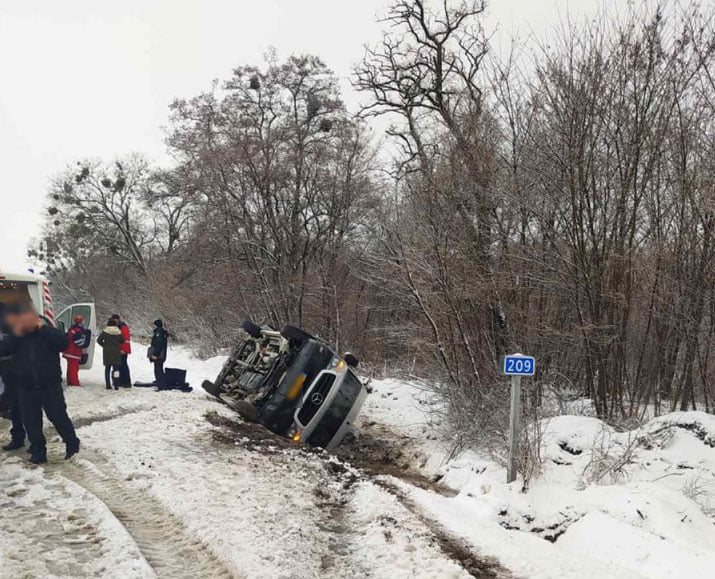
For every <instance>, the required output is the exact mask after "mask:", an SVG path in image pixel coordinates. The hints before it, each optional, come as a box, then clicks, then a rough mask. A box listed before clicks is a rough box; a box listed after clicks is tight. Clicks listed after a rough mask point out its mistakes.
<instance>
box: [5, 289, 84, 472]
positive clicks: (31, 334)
mask: <svg viewBox="0 0 715 579" xmlns="http://www.w3.org/2000/svg"><path fill="white" fill-rule="evenodd" d="M6 320H7V325H8V327H9V328H10V330H11V335H9V336H8V335H5V336H4V337H3V339H2V341H0V356H7V355H13V356H14V372H15V375H16V378H17V385H18V392H19V394H20V410H21V414H22V423H23V425H24V427H25V430H26V431H27V436H28V438H29V439H30V462H33V463H35V464H40V463H44V462H47V441H46V440H45V436H44V434H43V433H42V411H43V410H44V411H45V414H47V418H49V419H50V422H52V424H53V425H54V426H55V428H56V429H57V432H58V433H59V435H60V436H61V437H62V440H63V441H64V443H65V448H66V453H65V459H69V458H71V457H72V456H74V455H75V454H76V453H77V452H79V442H80V441H79V438H77V434H76V433H75V429H74V425H73V424H72V420H70V417H69V416H68V415H67V405H66V403H65V397H64V393H63V392H62V368H61V365H60V353H61V352H62V351H63V350H64V349H65V348H67V344H68V340H67V336H66V335H65V334H64V333H63V332H60V331H59V330H57V329H55V328H53V327H51V326H50V325H49V323H48V322H47V321H46V320H44V319H43V318H41V317H40V316H38V315H37V312H35V310H34V308H33V306H32V303H30V302H26V303H20V304H13V305H11V306H9V307H8V311H7V314H6Z"/></svg>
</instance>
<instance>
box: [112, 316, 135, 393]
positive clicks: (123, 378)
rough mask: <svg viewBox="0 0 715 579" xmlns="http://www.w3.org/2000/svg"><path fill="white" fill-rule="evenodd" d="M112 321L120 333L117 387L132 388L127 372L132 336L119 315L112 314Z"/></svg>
mask: <svg viewBox="0 0 715 579" xmlns="http://www.w3.org/2000/svg"><path fill="white" fill-rule="evenodd" d="M112 319H113V320H114V321H116V322H117V326H119V329H120V330H121V332H122V338H124V342H122V367H121V371H120V376H119V385H120V386H122V387H124V388H131V387H132V375H131V372H130V371H129V354H131V353H132V334H131V331H130V330H129V326H128V325H127V324H125V323H124V321H122V318H121V317H120V316H119V314H114V315H113V316H112Z"/></svg>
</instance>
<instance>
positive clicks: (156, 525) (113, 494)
mask: <svg viewBox="0 0 715 579" xmlns="http://www.w3.org/2000/svg"><path fill="white" fill-rule="evenodd" d="M92 458H93V460H92V461H89V460H87V459H85V458H77V459H75V460H72V461H69V462H67V463H65V464H64V465H62V467H61V468H59V469H58V470H57V473H58V474H60V475H62V476H64V477H66V478H68V479H70V480H71V481H73V482H74V483H76V484H78V485H79V486H81V487H82V488H84V489H85V490H87V491H88V492H90V493H92V494H93V495H94V496H96V497H97V498H98V499H99V500H101V501H102V502H103V503H104V504H105V505H106V506H107V508H108V509H109V510H110V511H111V512H112V514H113V515H114V516H115V517H116V518H117V519H118V520H119V521H120V522H121V523H122V525H124V527H125V528H126V529H127V532H128V533H129V534H130V535H131V536H132V538H133V539H134V541H135V542H136V544H137V546H138V547H139V550H140V551H141V553H142V555H143V556H144V557H145V559H146V560H147V562H148V563H149V565H151V567H152V569H153V570H154V572H155V573H156V575H157V577H167V578H171V579H179V578H186V579H190V578H191V579H194V578H197V577H212V578H213V577H216V578H222V577H225V578H232V577H236V575H234V574H232V573H231V572H230V571H229V570H228V569H227V568H226V567H225V566H224V565H223V563H222V562H221V561H219V560H218V559H217V558H216V556H215V555H214V554H213V553H212V552H211V550H210V549H209V548H208V547H207V546H206V545H205V544H203V543H202V542H201V541H199V540H197V539H195V538H193V537H191V535H190V534H189V532H188V530H187V529H186V527H185V525H184V524H183V523H182V522H181V520H179V519H178V518H177V517H176V516H174V515H173V514H172V513H171V512H169V511H168V510H167V509H165V508H164V507H163V506H162V505H161V503H159V501H157V500H156V499H154V498H153V497H152V496H150V495H149V494H148V493H144V492H141V491H140V490H136V489H133V488H131V487H130V486H129V485H126V484H124V483H122V482H121V481H119V480H118V479H117V478H116V477H115V476H111V475H110V474H108V473H107V471H105V470H102V468H100V466H99V465H102V463H103V461H102V459H101V458H98V457H92ZM102 466H103V468H106V466H105V465H102ZM107 470H108V469H107Z"/></svg>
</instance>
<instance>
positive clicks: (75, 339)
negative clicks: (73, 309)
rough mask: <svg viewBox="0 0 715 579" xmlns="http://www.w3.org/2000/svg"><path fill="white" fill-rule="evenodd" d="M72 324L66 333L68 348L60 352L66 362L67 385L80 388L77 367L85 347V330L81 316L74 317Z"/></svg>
mask: <svg viewBox="0 0 715 579" xmlns="http://www.w3.org/2000/svg"><path fill="white" fill-rule="evenodd" d="M73 322H74V323H73V324H72V327H71V328H70V329H69V332H67V339H68V340H69V346H67V349H66V350H65V351H64V352H62V356H63V357H64V358H65V360H67V385H68V386H80V383H79V366H80V364H81V363H82V354H83V353H84V352H83V348H85V347H86V345H87V344H86V343H87V330H85V329H84V326H83V324H84V318H83V317H82V316H75V317H74V320H73Z"/></svg>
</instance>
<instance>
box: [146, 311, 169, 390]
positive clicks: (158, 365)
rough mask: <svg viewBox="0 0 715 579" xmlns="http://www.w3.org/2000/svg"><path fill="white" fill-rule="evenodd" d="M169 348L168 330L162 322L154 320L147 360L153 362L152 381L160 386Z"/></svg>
mask: <svg viewBox="0 0 715 579" xmlns="http://www.w3.org/2000/svg"><path fill="white" fill-rule="evenodd" d="M168 349H169V332H167V331H166V329H165V328H164V322H162V321H161V320H155V321H154V333H153V334H152V336H151V346H149V351H148V355H149V360H150V361H151V362H152V363H153V364H154V381H155V382H156V384H157V386H159V387H160V388H161V387H163V386H164V383H165V377H164V362H166V354H167V351H168Z"/></svg>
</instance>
